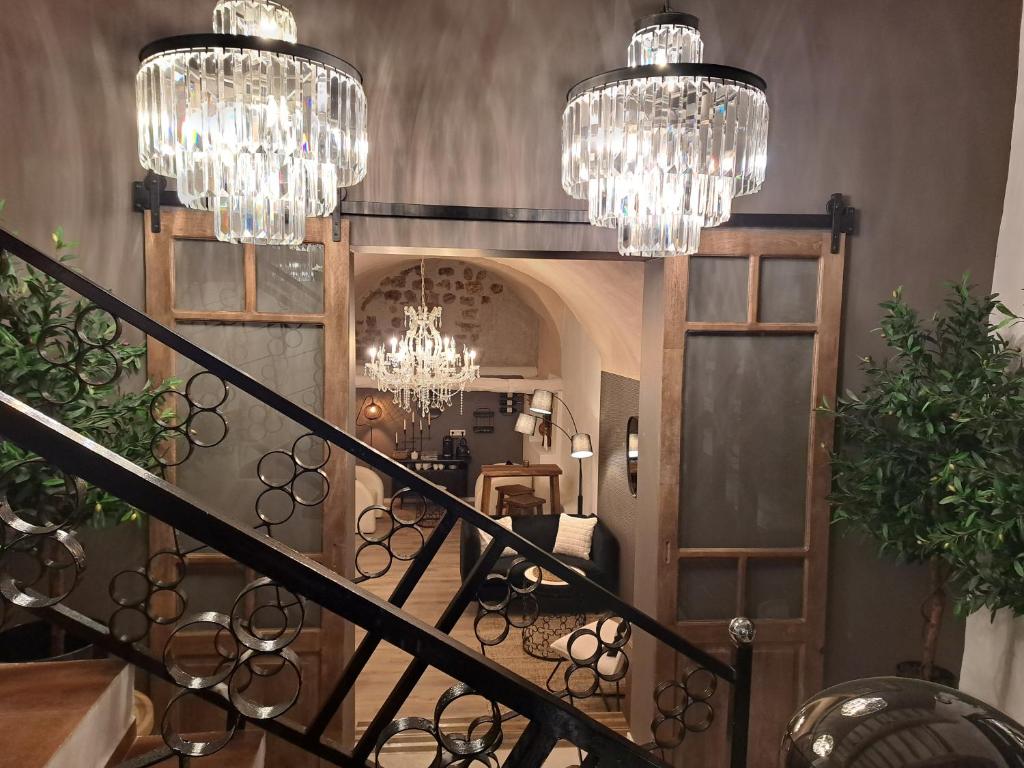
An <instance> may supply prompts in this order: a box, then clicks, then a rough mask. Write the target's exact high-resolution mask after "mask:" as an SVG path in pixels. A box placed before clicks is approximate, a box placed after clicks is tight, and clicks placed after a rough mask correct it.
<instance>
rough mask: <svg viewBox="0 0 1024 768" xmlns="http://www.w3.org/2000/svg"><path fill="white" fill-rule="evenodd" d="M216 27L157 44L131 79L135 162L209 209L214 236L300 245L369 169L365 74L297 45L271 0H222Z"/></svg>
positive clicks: (290, 22) (287, 17)
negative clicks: (316, 220) (309, 220)
mask: <svg viewBox="0 0 1024 768" xmlns="http://www.w3.org/2000/svg"><path fill="white" fill-rule="evenodd" d="M213 31H214V34H198V35H181V36H178V37H169V38H164V39H162V40H157V41H155V42H153V43H150V44H149V45H147V46H146V47H145V48H143V49H142V52H141V53H140V54H139V59H140V61H141V62H142V64H141V66H140V67H139V72H138V75H137V76H136V79H135V93H136V103H137V110H138V128H139V161H140V162H141V163H142V166H143V167H144V168H146V169H148V170H150V171H153V172H154V173H158V174H160V175H162V176H170V177H173V178H175V179H176V181H177V192H178V197H179V198H180V199H181V202H182V203H183V204H184V205H186V206H188V207H189V208H195V209H198V210H203V211H213V214H214V217H213V218H214V227H215V231H216V234H217V239H218V240H225V241H227V242H233V243H254V244H257V245H295V244H298V243H301V242H302V240H303V238H304V237H305V231H306V217H307V216H328V215H330V214H331V212H332V211H333V210H334V209H335V207H337V204H338V187H349V186H352V185H353V184H356V183H358V182H359V181H360V180H361V179H362V178H363V176H365V175H366V153H367V139H366V96H365V95H364V93H363V86H362V77H361V76H360V74H359V72H358V71H357V70H356V69H355V68H354V67H352V66H351V65H350V64H348V63H347V62H345V61H342V60H341V59H339V58H337V57H336V56H332V55H331V54H329V53H325V52H324V51H321V50H318V49H316V48H310V47H308V46H305V45H298V44H296V42H295V40H296V27H295V18H294V17H293V16H292V13H291V11H289V10H288V9H287V8H285V7H284V6H282V5H280V4H279V3H276V2H273V0H220V2H218V3H217V5H216V7H215V8H214V10H213Z"/></svg>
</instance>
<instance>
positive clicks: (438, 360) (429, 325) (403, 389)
mask: <svg viewBox="0 0 1024 768" xmlns="http://www.w3.org/2000/svg"><path fill="white" fill-rule="evenodd" d="M425 284H426V280H425V279H424V271H423V262H422V261H421V262H420V305H419V307H408V306H407V307H406V308H405V325H406V331H405V337H404V338H402V339H398V338H392V339H391V341H390V344H389V345H388V346H387V347H386V346H385V345H384V344H383V343H382V344H380V346H378V347H371V348H370V349H369V358H370V359H369V362H367V363H366V368H365V370H366V375H367V376H369V377H370V378H371V379H373V380H374V382H375V383H376V386H377V389H379V390H380V391H381V392H390V393H391V396H392V398H393V399H394V401H395V404H396V405H397V406H398V407H399V408H402V409H403V410H406V411H408V412H409V413H412V414H415V412H416V411H417V410H418V411H419V413H420V415H421V416H422V417H424V418H426V417H428V416H429V415H430V414H431V411H434V412H437V411H443V410H444V409H445V408H447V407H448V406H450V405H451V404H452V398H453V397H454V396H455V394H456V393H461V392H463V391H464V390H465V388H466V385H467V384H469V383H470V382H471V381H473V380H474V379H477V378H479V377H480V366H479V365H477V363H476V352H475V351H474V350H471V349H469V348H467V347H465V346H463V348H462V352H459V351H458V350H457V349H456V345H455V339H454V338H452V337H451V336H442V335H441V307H432V308H428V307H427V295H426V288H425Z"/></svg>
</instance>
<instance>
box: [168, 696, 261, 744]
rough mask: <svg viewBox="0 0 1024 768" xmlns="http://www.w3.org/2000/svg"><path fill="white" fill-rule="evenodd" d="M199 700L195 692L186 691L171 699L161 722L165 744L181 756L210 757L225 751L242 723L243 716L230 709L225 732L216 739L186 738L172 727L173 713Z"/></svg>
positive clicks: (217, 735)
mask: <svg viewBox="0 0 1024 768" xmlns="http://www.w3.org/2000/svg"><path fill="white" fill-rule="evenodd" d="M197 698H198V696H197V695H196V693H195V692H193V691H190V690H185V691H182V692H181V693H179V694H178V695H177V696H175V697H174V698H173V699H171V701H170V702H169V703H168V704H167V708H166V709H165V710H164V714H163V717H162V718H161V720H160V735H161V736H162V737H163V739H164V743H165V744H166V745H167V746H168V747H170V749H172V750H173V751H174V752H176V753H177V754H179V755H184V756H186V757H209V756H210V755H212V754H214V753H216V752H219V751H220V750H222V749H224V747H226V746H227V745H228V744H229V743H230V742H231V739H232V738H234V735H235V730H236V729H237V728H238V724H239V722H240V721H241V716H240V715H239V714H238V712H237V711H236V710H234V709H228V717H227V723H226V725H225V728H224V730H223V732H218V733H217V734H216V736H215V737H214V738H210V739H206V740H199V739H189V738H186V737H185V736H183V735H182V734H180V733H177V732H176V731H175V730H174V728H173V726H172V722H173V717H172V712H173V711H174V710H175V709H176V708H178V707H180V708H182V709H183V710H184V709H187V708H188V707H187V702H189V701H190V700H194V699H197Z"/></svg>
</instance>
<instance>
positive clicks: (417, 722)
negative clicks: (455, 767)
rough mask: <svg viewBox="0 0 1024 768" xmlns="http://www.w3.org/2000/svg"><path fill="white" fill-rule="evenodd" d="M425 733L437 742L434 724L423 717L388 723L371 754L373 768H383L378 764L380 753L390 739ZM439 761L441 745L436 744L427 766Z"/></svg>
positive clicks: (405, 718) (400, 719) (404, 718)
mask: <svg viewBox="0 0 1024 768" xmlns="http://www.w3.org/2000/svg"><path fill="white" fill-rule="evenodd" d="M414 732H419V733H425V734H427V735H429V736H430V737H431V738H432V739H434V741H435V742H437V735H436V733H435V731H434V724H433V723H432V722H430V721H429V720H428V719H427V718H425V717H401V718H399V719H398V720H393V721H391V722H390V723H388V725H387V727H385V728H384V730H382V731H381V732H380V736H378V737H377V744H376V746H375V747H374V752H373V764H374V766H375V768H384V766H382V765H381V762H380V755H381V752H383V751H384V747H385V746H387V743H388V742H389V741H391V739H393V738H395V737H396V736H399V735H401V734H403V733H414ZM440 760H441V744H440V743H439V742H437V750H436V751H435V753H434V757H433V760H432V761H431V762H430V763H429V765H437V764H438V763H439V762H440Z"/></svg>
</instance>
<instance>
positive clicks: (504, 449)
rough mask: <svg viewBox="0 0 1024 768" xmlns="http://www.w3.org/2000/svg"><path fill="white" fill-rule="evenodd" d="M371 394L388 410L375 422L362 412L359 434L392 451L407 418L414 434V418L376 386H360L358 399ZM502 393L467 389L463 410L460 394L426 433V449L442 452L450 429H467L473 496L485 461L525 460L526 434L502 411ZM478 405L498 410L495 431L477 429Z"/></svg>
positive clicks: (424, 446) (512, 418) (424, 445)
mask: <svg viewBox="0 0 1024 768" xmlns="http://www.w3.org/2000/svg"><path fill="white" fill-rule="evenodd" d="M370 395H372V396H373V398H374V401H375V402H376V403H378V404H379V405H380V406H381V407H382V408H383V409H384V413H383V414H382V415H381V417H380V418H379V419H377V420H376V421H374V422H366V420H365V419H364V418H363V417H362V416H361V415H360V417H359V426H357V427H356V437H358V438H359V439H360V440H362V441H363V442H366V443H369V442H370V441H371V437H372V440H373V447H374V448H376V449H377V450H378V451H383V452H384V453H391V451H393V450H394V448H395V432H399V433H400V432H401V431H402V422H403V420H404V421H406V423H407V426H408V428H409V430H410V435H411V431H412V420H411V419H410V418H409V416H408V413H407V412H406V411H403V410H402V409H401V408H399V407H398V406H396V405H395V404H394V402H392V400H391V395H382V394H381V393H380V392H378V391H377V390H375V389H357V390H356V402H357V403H359V404H362V402H363V400H364V399H365V398H366V397H368V396H370ZM499 397H500V395H498V393H497V392H466V393H464V394H463V396H462V409H461V412H460V409H459V398H458V396H456V397H455V398H454V399H453V400H452V406H451V407H450V408H448V409H446V410H445V411H444V412H442V413H441V415H440V416H438V417H437V418H435V419H434V420H433V421H432V422H431V425H430V430H429V436H427V435H424V437H423V452H424V453H430V452H432V451H436V452H437V454H438V455H440V453H441V443H442V441H443V440H444V436H445V435H447V434H448V430H449V429H464V430H466V442H468V443H469V452H470V461H469V480H468V482H469V489H468V490H469V495H470V496H472V495H473V488H474V487H475V483H476V479H477V477H478V476H479V475H480V467H481V466H482V465H484V464H504V463H505V462H506V461H511V462H514V463H517V464H518V463H520V462H522V460H523V436H522V435H520V434H519V433H518V432H516V431H515V426H516V419H515V416H512V415H510V414H507V413H500V412H498V398H499ZM477 408H490V409H491V410H492V411H494V412H495V413H494V420H493V423H494V431H493V432H480V433H478V432H474V431H473V424H474V423H475V422H474V419H473V411H474V410H475V409H477ZM371 431H372V435H371ZM418 434H419V433H417V435H418ZM419 445H420V441H419V438H418V436H417V440H416V450H419ZM384 485H385V492H388V493H390V490H389V488H388V486H389V482H388V478H384Z"/></svg>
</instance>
